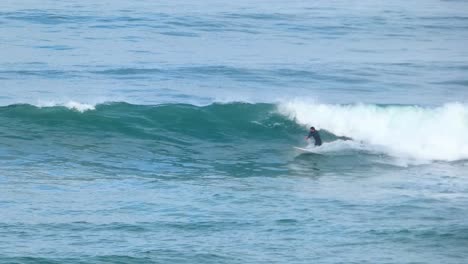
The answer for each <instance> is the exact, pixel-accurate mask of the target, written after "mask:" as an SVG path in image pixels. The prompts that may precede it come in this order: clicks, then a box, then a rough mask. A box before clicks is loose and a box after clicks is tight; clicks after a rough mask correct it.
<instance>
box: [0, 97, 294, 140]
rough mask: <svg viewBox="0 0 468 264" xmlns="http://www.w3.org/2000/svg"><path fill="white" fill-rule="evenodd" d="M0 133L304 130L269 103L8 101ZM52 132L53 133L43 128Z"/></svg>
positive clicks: (255, 134)
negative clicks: (11, 102) (12, 131)
mask: <svg viewBox="0 0 468 264" xmlns="http://www.w3.org/2000/svg"><path fill="white" fill-rule="evenodd" d="M0 119H1V121H3V122H2V123H3V124H4V126H3V128H2V129H3V133H8V132H7V131H9V130H10V131H11V129H13V130H16V131H17V132H19V133H17V134H15V135H16V136H19V135H21V134H22V132H25V133H30V132H33V131H54V132H57V133H62V134H67V133H71V134H74V133H81V132H85V133H87V134H90V135H91V134H95V135H99V133H116V134H118V135H120V136H126V137H132V138H140V139H145V138H155V139H158V138H160V137H162V136H163V135H165V134H168V133H174V136H177V137H179V138H187V137H192V138H196V139H200V140H207V141H216V140H223V141H226V140H227V141H232V140H233V139H239V138H243V139H249V140H253V139H262V138H275V139H278V138H279V139H281V138H284V137H285V136H286V137H288V136H291V135H292V134H294V133H297V132H298V131H302V132H303V129H302V127H301V126H299V125H297V124H296V123H294V122H293V121H291V120H289V119H287V118H286V117H284V116H282V115H280V114H279V113H277V112H276V111H275V106H274V105H272V104H246V103H231V104H212V105H208V106H194V105H188V104H164V105H153V106H150V105H132V104H128V103H107V104H98V105H90V104H82V103H77V102H68V103H63V104H57V105H55V104H52V103H43V104H39V105H38V106H34V105H29V104H17V105H9V106H5V107H1V108H0ZM43 136H44V137H52V136H53V134H49V133H47V134H44V135H43Z"/></svg>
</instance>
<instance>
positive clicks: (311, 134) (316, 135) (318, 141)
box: [307, 130, 322, 146]
mask: <svg viewBox="0 0 468 264" xmlns="http://www.w3.org/2000/svg"><path fill="white" fill-rule="evenodd" d="M311 137H313V138H314V140H315V146H320V145H322V139H321V138H320V135H319V133H318V131H317V130H315V131H314V132H309V136H307V138H311Z"/></svg>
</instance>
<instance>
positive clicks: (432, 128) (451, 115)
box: [278, 101, 468, 161]
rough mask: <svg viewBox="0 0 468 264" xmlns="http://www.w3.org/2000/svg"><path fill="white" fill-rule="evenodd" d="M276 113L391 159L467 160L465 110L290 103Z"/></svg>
mask: <svg viewBox="0 0 468 264" xmlns="http://www.w3.org/2000/svg"><path fill="white" fill-rule="evenodd" d="M278 109H279V111H280V113H282V114H284V115H286V116H288V117H289V118H291V119H294V120H295V121H296V122H297V123H299V124H301V125H307V126H309V125H313V126H315V127H317V128H319V129H326V130H328V131H330V132H332V133H333V134H335V135H337V136H347V137H351V138H353V139H354V140H358V141H362V142H365V143H366V144H370V145H372V146H373V147H374V148H376V149H380V150H381V151H383V152H385V153H387V154H389V155H392V156H395V157H400V158H401V157H403V158H410V159H416V160H442V161H455V160H463V159H468V106H467V105H466V104H462V103H448V104H445V105H443V106H440V107H435V108H425V107H420V106H378V105H368V104H355V105H332V104H320V103H308V102H304V101H290V102H286V103H282V104H280V105H279V106H278Z"/></svg>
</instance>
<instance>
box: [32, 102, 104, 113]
mask: <svg viewBox="0 0 468 264" xmlns="http://www.w3.org/2000/svg"><path fill="white" fill-rule="evenodd" d="M34 105H35V106H37V107H54V106H63V107H66V108H68V109H71V110H76V111H78V112H81V113H83V112H85V111H89V110H95V109H96V105H95V104H86V103H79V102H76V101H68V102H61V103H57V102H53V101H39V102H38V103H37V104H34Z"/></svg>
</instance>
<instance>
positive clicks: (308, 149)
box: [293, 147, 316, 153]
mask: <svg viewBox="0 0 468 264" xmlns="http://www.w3.org/2000/svg"><path fill="white" fill-rule="evenodd" d="M293 148H294V149H297V150H300V151H303V152H307V153H316V152H315V151H314V149H311V148H300V147H293Z"/></svg>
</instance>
